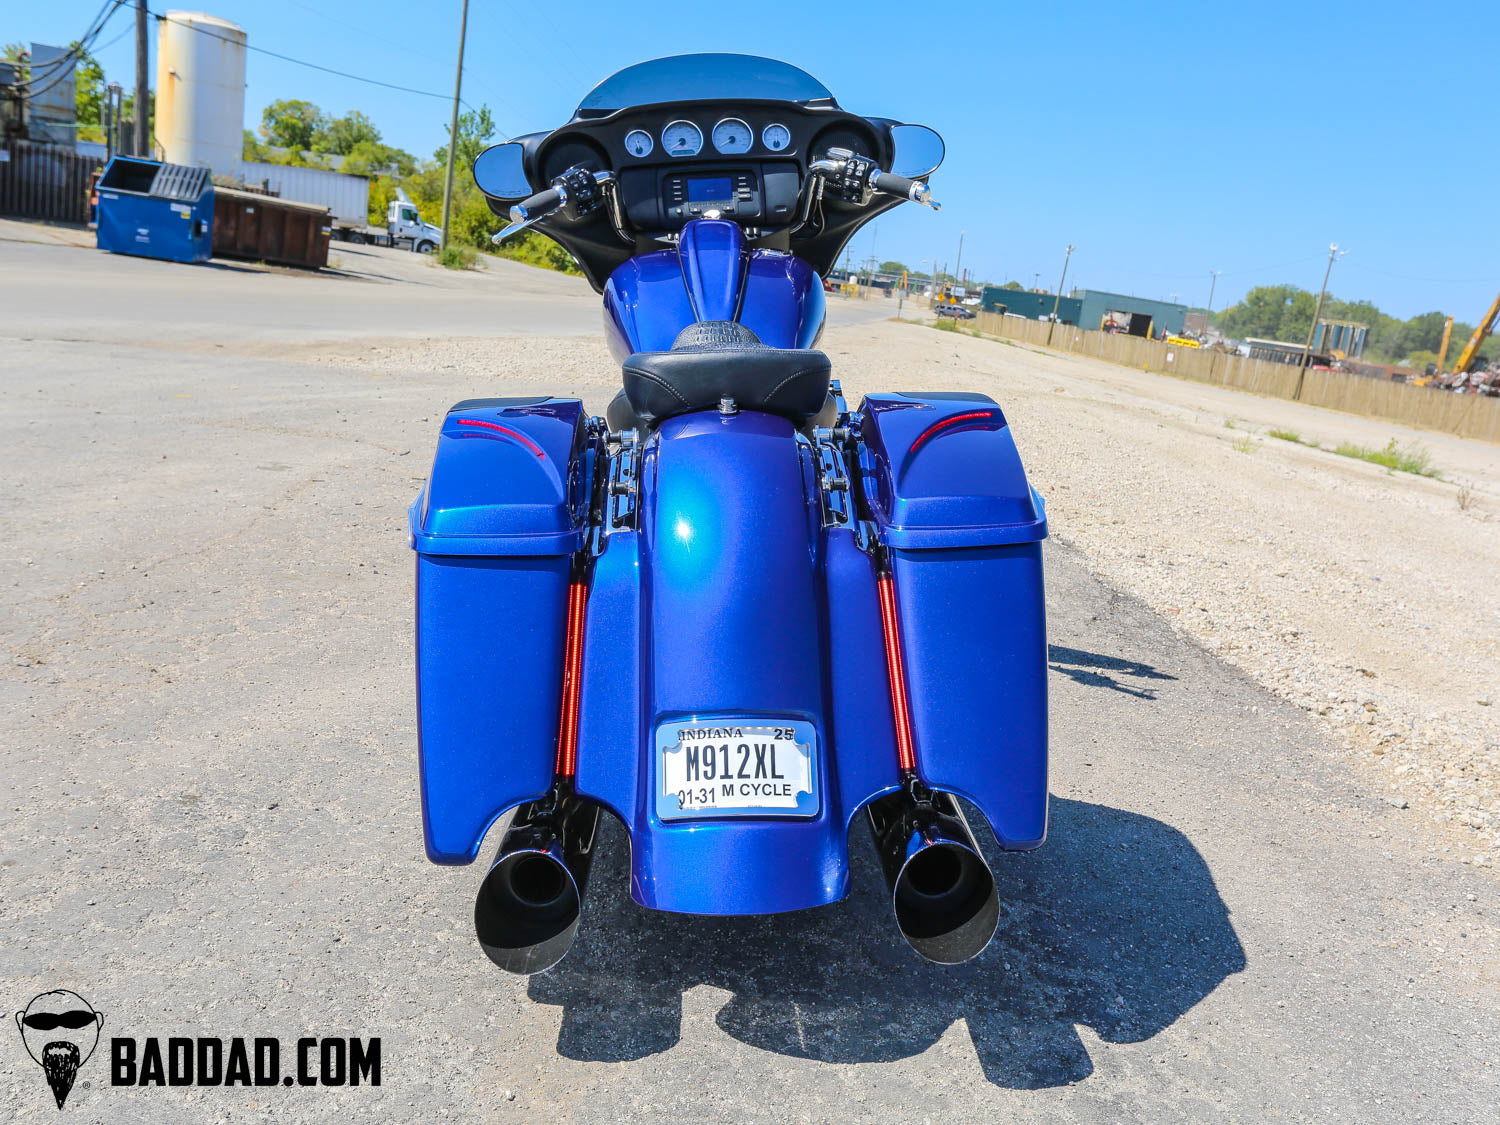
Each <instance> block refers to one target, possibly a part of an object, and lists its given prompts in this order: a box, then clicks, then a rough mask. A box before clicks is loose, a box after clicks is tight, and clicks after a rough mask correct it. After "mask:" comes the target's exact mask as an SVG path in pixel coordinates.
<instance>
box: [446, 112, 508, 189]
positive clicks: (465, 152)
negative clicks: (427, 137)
mask: <svg viewBox="0 0 1500 1125" xmlns="http://www.w3.org/2000/svg"><path fill="white" fill-rule="evenodd" d="M444 131H445V132H446V131H447V127H446V126H444ZM494 136H495V119H494V117H493V116H492V115H491V113H490V107H489V106H488V105H482V106H480V107H479V108H478V109H469V110H465V111H464V112H463V113H460V114H459V115H458V150H457V153H456V158H455V160H454V166H455V167H456V168H462V169H465V170H467V169H468V168H469V166H470V165H472V164H473V163H474V158H475V157H476V156H478V155H479V154H480V153H481V152H483V151H484V150H485V149H487V148H489V146H490V141H491V140H492V139H493V138H494ZM432 159H433V162H434V163H436V164H439V165H443V166H444V167H446V166H447V163H448V146H447V145H446V144H445V145H442V146H441V147H440V148H438V149H437V150H436V151H434V152H433V154H432ZM454 179H455V181H456V180H457V179H458V177H456V176H455V177H454ZM472 179H473V177H471V176H465V177H464V180H465V181H466V182H467V181H470V180H472Z"/></svg>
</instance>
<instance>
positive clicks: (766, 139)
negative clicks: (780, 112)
mask: <svg viewBox="0 0 1500 1125" xmlns="http://www.w3.org/2000/svg"><path fill="white" fill-rule="evenodd" d="M760 140H761V143H762V144H764V145H765V146H766V147H767V148H768V149H770V150H771V151H772V152H781V151H782V150H783V149H785V148H786V147H787V146H788V145H789V144H791V143H792V131H791V130H790V129H788V128H787V127H786V126H785V125H783V124H781V123H780V122H779V121H775V122H772V123H771V124H770V125H767V126H766V127H765V128H764V129H762V130H761V133H760Z"/></svg>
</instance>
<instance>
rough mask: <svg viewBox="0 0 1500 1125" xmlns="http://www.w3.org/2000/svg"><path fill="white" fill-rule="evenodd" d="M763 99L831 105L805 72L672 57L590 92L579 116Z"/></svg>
mask: <svg viewBox="0 0 1500 1125" xmlns="http://www.w3.org/2000/svg"><path fill="white" fill-rule="evenodd" d="M725 98H735V99H747V98H763V99H767V100H772V101H786V102H816V101H825V100H826V101H832V100H833V95H832V94H831V93H829V92H828V88H827V87H826V86H824V85H823V83H821V82H819V81H818V80H817V79H816V78H814V77H813V76H812V75H810V74H808V73H807V72H806V71H805V70H798V69H797V68H796V67H795V66H789V65H788V64H786V63H784V62H777V61H776V60H775V59H762V58H757V57H755V56H754V55H673V56H672V57H671V58H665V59H652V60H651V61H650V62H643V63H637V64H636V65H635V66H627V67H626V68H625V69H624V70H622V71H620V72H619V73H618V74H613V75H611V76H610V77H608V78H606V79H605V80H604V81H603V82H601V83H599V85H597V86H595V87H594V88H593V89H592V90H590V91H589V94H588V96H587V97H586V98H584V99H583V101H582V102H580V103H579V105H578V112H579V113H598V112H601V111H613V110H617V109H628V108H630V107H631V106H637V105H652V104H654V103H656V102H697V101H713V100H715V99H725Z"/></svg>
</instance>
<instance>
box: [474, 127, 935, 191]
mask: <svg viewBox="0 0 1500 1125" xmlns="http://www.w3.org/2000/svg"><path fill="white" fill-rule="evenodd" d="M945 152H946V149H944V147H943V138H942V137H940V136H938V134H937V133H936V132H935V131H934V130H932V129H929V128H928V127H927V126H926V125H892V126H891V167H890V171H892V172H894V173H895V174H896V175H898V176H905V177H906V178H907V179H909V180H920V179H924V178H926V177H927V176H930V175H932V173H933V172H934V171H936V170H937V166H938V165H939V164H941V163H942V162H943V156H944V154H945ZM475 168H476V170H477V168H478V164H477V163H476V164H475ZM480 186H481V187H483V186H484V185H483V184H481V185H480Z"/></svg>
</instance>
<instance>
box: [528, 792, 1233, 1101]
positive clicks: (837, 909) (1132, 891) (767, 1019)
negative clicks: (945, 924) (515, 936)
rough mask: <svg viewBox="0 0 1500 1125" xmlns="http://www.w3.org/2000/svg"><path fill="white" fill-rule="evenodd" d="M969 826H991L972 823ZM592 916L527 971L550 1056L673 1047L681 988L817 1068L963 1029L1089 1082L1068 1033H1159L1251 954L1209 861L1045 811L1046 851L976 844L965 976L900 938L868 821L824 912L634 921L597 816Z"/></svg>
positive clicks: (995, 1053)
mask: <svg viewBox="0 0 1500 1125" xmlns="http://www.w3.org/2000/svg"><path fill="white" fill-rule="evenodd" d="M971 823H974V824H975V827H976V828H979V825H980V824H982V823H983V820H982V818H978V817H977V814H972V815H971ZM603 826H604V827H605V831H604V832H603V833H602V834H601V839H600V841H599V846H600V851H599V853H598V854H597V855H596V858H595V862H594V868H593V872H592V875H591V876H590V884H589V896H588V899H587V901H586V902H585V905H584V921H583V924H582V925H581V926H580V929H579V936H578V941H577V943H576V945H575V946H574V948H573V950H572V952H571V953H570V954H569V955H568V957H567V959H566V960H564V961H563V962H562V964H560V965H559V966H558V967H557V968H555V969H553V970H552V971H550V972H548V973H544V974H541V975H539V976H535V977H533V978H531V981H530V984H529V992H530V996H531V998H532V999H533V1000H535V1001H538V1002H541V1003H546V1004H559V1005H561V1006H562V1008H563V1019H562V1027H561V1030H560V1032H559V1034H558V1043H557V1049H558V1052H559V1053H560V1054H562V1055H563V1056H565V1057H567V1058H572V1059H578V1060H587V1061H604V1062H622V1061H628V1060H637V1059H641V1058H645V1057H647V1056H649V1055H653V1054H656V1053H659V1052H662V1051H666V1050H668V1049H670V1048H671V1047H672V1046H674V1045H675V1044H676V1043H677V1041H678V1039H679V1037H680V1034H681V1023H682V994H683V992H684V990H686V989H689V988H692V987H693V986H695V985H700V984H706V985H711V986H713V987H715V988H720V989H724V990H726V991H728V992H730V993H731V994H732V995H731V998H730V1000H729V1001H728V1003H726V1004H725V1005H724V1006H723V1007H722V1008H721V1009H720V1010H719V1012H718V1015H717V1017H716V1018H717V1022H718V1025H719V1027H720V1028H721V1029H723V1030H724V1031H725V1032H727V1033H728V1034H729V1035H731V1036H733V1037H734V1038H736V1039H738V1040H740V1041H741V1042H743V1043H746V1044H749V1045H751V1046H754V1047H759V1048H761V1049H762V1050H767V1051H775V1052H778V1053H781V1054H785V1055H791V1056H795V1057H798V1058H809V1059H817V1060H821V1061H825V1062H839V1063H853V1062H890V1061H894V1060H897V1059H903V1058H909V1057H911V1056H913V1055H917V1054H920V1053H921V1052H923V1051H925V1050H927V1049H928V1048H929V1047H931V1046H932V1045H933V1044H934V1043H935V1042H937V1040H938V1039H939V1038H940V1037H941V1036H942V1035H943V1033H944V1032H945V1031H947V1029H948V1028H949V1026H950V1025H951V1024H952V1022H953V1021H954V1020H956V1019H960V1018H962V1019H963V1020H964V1021H965V1023H966V1024H967V1025H968V1029H969V1034H970V1036H971V1038H972V1040H973V1043H974V1048H975V1050H976V1051H977V1053H978V1056H979V1061H980V1064H981V1065H982V1067H983V1068H984V1073H985V1075H986V1077H987V1078H988V1079H989V1080H990V1081H991V1082H992V1083H994V1084H995V1085H997V1086H1003V1087H1008V1088H1014V1089H1037V1088H1042V1087H1048V1086H1057V1085H1064V1084H1067V1083H1070V1082H1077V1081H1079V1080H1080V1079H1083V1078H1086V1077H1088V1075H1089V1074H1091V1073H1092V1071H1093V1064H1092V1062H1091V1061H1090V1060H1089V1056H1088V1053H1087V1051H1086V1050H1085V1049H1084V1046H1083V1043H1082V1042H1081V1041H1080V1039H1079V1037H1078V1034H1077V1032H1076V1031H1075V1029H1074V1025H1075V1024H1085V1025H1087V1026H1089V1027H1090V1028H1092V1029H1093V1030H1094V1032H1095V1034H1097V1035H1098V1036H1099V1037H1100V1038H1101V1039H1104V1040H1105V1041H1107V1042H1111V1043H1133V1042H1139V1041H1141V1040H1145V1039H1149V1038H1150V1037H1152V1036H1153V1035H1155V1034H1157V1033H1158V1032H1159V1031H1161V1030H1163V1029H1164V1028H1166V1027H1168V1026H1170V1025H1171V1024H1172V1023H1173V1022H1174V1021H1175V1020H1176V1019H1177V1018H1178V1017H1179V1016H1181V1015H1183V1014H1184V1013H1185V1012H1187V1011H1188V1009H1190V1008H1191V1007H1192V1006H1193V1005H1194V1004H1196V1003H1197V1002H1198V1001H1199V1000H1201V999H1203V998H1204V997H1205V996H1207V995H1208V994H1209V993H1210V992H1212V991H1213V990H1214V988H1215V987H1217V986H1218V984H1219V982H1220V981H1222V980H1223V979H1224V978H1225V977H1227V976H1228V975H1229V974H1231V973H1236V972H1239V971H1240V970H1241V969H1243V968H1244V967H1245V954H1244V950H1243V949H1242V947H1241V946H1240V943H1239V939H1238V938H1237V937H1236V935H1235V932H1234V927H1233V926H1232V925H1231V924H1230V921H1229V911H1228V909H1227V907H1226V906H1225V905H1224V902H1223V900H1222V899H1221V898H1220V897H1219V893H1218V890H1217V889H1216V888H1215V886H1214V881H1213V877H1212V876H1211V875H1210V873H1209V870H1208V866H1207V864H1205V863H1204V861H1203V858H1202V856H1200V855H1199V854H1198V851H1197V849H1195V848H1194V847H1193V845H1192V844H1191V843H1190V842H1189V841H1188V839H1187V837H1186V836H1184V835H1183V834H1182V833H1180V832H1178V831H1177V830H1176V829H1174V828H1171V827H1169V826H1168V825H1166V824H1163V823H1162V822H1161V821H1158V820H1153V819H1152V818H1150V817H1146V816H1140V815H1137V814H1135V813H1129V812H1124V811H1122V810H1120V809H1112V808H1107V807H1105V806H1102V805H1094V804H1088V803H1086V802H1082V801H1070V800H1061V799H1058V798H1056V797H1054V798H1053V799H1052V805H1051V832H1050V836H1049V840H1048V842H1047V844H1046V845H1045V846H1043V847H1042V848H1041V849H1040V850H1038V851H1036V852H1031V853H1025V854H1020V853H1015V854H1004V853H999V852H997V851H996V850H995V849H994V848H993V840H990V839H986V837H988V832H987V831H983V830H981V831H980V832H979V833H978V834H979V835H980V836H981V844H982V845H989V846H987V847H986V848H985V850H986V854H987V857H988V858H989V860H990V862H991V864H992V866H993V867H994V869H995V873H996V879H997V881H998V884H999V887H1000V899H1001V915H1000V927H999V930H998V932H997V933H996V935H995V940H994V942H993V943H992V944H991V945H990V947H989V949H987V950H986V951H985V952H984V953H983V954H981V955H980V956H979V957H977V958H975V959H974V960H973V961H971V962H969V963H968V964H966V965H960V966H956V967H951V968H943V967H939V966H936V965H931V964H928V963H927V962H924V961H922V960H921V959H920V958H918V957H917V955H916V954H915V953H913V952H912V951H911V950H910V949H908V948H907V946H906V944H905V943H904V942H903V941H902V940H901V937H900V935H899V934H898V933H897V931H896V926H895V921H894V919H893V917H892V913H891V908H890V904H889V902H888V900H887V897H886V893H885V884H884V882H883V880H882V878H881V875H880V871H879V867H878V864H877V861H876V858H875V853H874V848H873V846H872V845H871V843H870V841H869V837H868V835H867V833H865V831H864V830H863V828H862V826H860V825H859V824H856V826H855V829H854V831H853V832H852V833H851V837H850V845H851V861H852V867H853V870H852V886H851V890H850V894H849V897H848V898H846V899H845V900H844V901H843V902H840V903H837V904H835V905H833V906H828V907H822V908H819V909H816V910H807V911H802V912H799V913H796V914H785V915H780V916H775V917H756V918H705V917H696V916H689V915H679V914H662V913H659V912H656V911H649V910H645V909H642V908H641V907H639V906H637V905H636V904H635V903H634V902H632V901H631V899H630V896H629V893H628V880H629V844H628V841H627V839H626V837H625V833H624V831H623V829H622V828H621V827H620V826H619V825H618V824H617V823H615V822H614V821H613V819H612V818H611V817H605V818H604V822H603Z"/></svg>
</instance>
